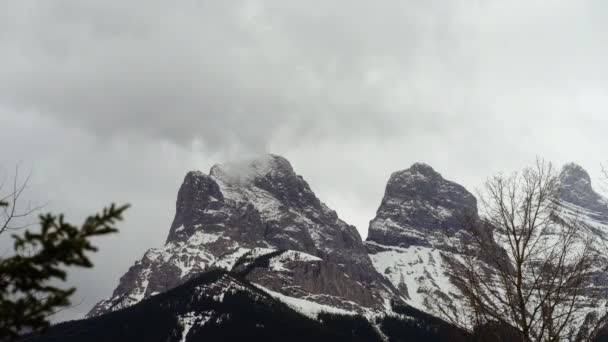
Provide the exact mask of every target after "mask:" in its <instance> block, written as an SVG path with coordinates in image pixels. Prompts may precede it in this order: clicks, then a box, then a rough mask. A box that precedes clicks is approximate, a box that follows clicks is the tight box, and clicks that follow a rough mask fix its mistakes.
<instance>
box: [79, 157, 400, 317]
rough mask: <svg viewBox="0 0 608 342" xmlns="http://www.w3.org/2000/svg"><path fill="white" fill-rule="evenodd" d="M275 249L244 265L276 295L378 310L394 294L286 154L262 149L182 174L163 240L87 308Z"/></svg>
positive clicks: (105, 308)
mask: <svg viewBox="0 0 608 342" xmlns="http://www.w3.org/2000/svg"><path fill="white" fill-rule="evenodd" d="M285 250H288V251H290V252H286V253H282V251H285ZM275 252H276V253H279V252H280V253H282V254H280V253H279V254H280V258H282V259H276V258H275V259H272V267H270V268H267V267H262V268H253V269H252V270H250V271H249V272H248V274H247V276H248V279H250V280H251V281H254V282H256V283H258V284H260V285H261V286H264V287H265V288H268V289H269V290H271V291H276V292H279V293H282V294H284V295H288V296H292V297H296V298H302V299H306V300H311V301H314V302H317V303H319V304H323V305H332V306H335V307H336V308H340V309H343V310H355V311H359V312H366V311H368V310H384V308H385V306H386V303H387V302H389V301H390V300H391V298H393V297H395V293H396V289H395V288H394V287H393V286H392V284H391V283H390V282H388V281H386V279H384V278H383V277H382V276H381V275H379V274H378V273H377V272H376V271H375V268H374V267H373V265H372V262H371V260H370V258H369V256H368V255H367V251H366V248H365V246H364V244H363V242H362V241H361V237H360V236H359V233H358V232H357V230H356V229H355V227H353V226H351V225H348V224H346V223H345V222H344V221H342V220H341V219H339V218H338V216H337V214H336V212H335V211H333V210H331V209H329V208H328V207H327V206H326V205H325V204H323V203H322V202H321V201H320V200H319V199H318V198H317V197H316V196H315V194H314V193H313V192H312V190H311V189H310V187H309V185H308V184H307V183H306V181H304V179H303V178H302V177H301V176H298V175H297V174H296V173H295V172H294V170H293V168H292V167H291V165H290V163H289V162H288V161H287V160H286V159H284V158H282V157H279V156H275V155H268V156H264V157H262V158H258V159H255V160H250V161H247V162H243V163H232V164H225V165H215V166H213V167H212V168H211V171H210V173H209V175H206V174H204V173H202V172H198V171H194V172H190V173H188V174H187V175H186V177H185V179H184V182H183V184H182V186H181V188H180V190H179V193H178V198H177V203H176V214H175V219H174V221H173V224H172V225H171V227H170V230H169V235H168V238H167V242H166V244H165V246H163V247H161V248H156V249H151V250H149V251H148V252H147V253H146V254H145V255H144V257H143V258H142V259H141V260H140V261H138V262H136V263H135V265H133V266H132V267H131V268H130V269H129V271H128V272H127V273H126V274H125V275H124V276H123V277H122V278H121V280H120V283H119V285H118V287H117V288H116V289H115V291H114V293H113V295H112V297H111V298H109V299H107V300H104V301H102V302H100V303H98V304H97V305H96V306H95V307H94V308H93V310H91V312H90V313H89V314H88V316H89V317H92V316H97V315H100V314H103V313H106V312H109V311H114V310H117V309H121V308H124V307H127V306H130V305H133V304H135V303H137V302H139V301H141V300H142V299H144V298H149V297H151V296H153V295H155V294H157V293H161V292H164V291H167V290H168V289H171V288H173V287H175V286H177V285H179V284H182V283H184V282H185V281H187V280H188V279H191V278H192V277H194V276H196V275H197V274H200V273H201V272H202V271H204V270H207V269H209V268H210V267H219V268H224V269H227V270H233V269H234V270H235V271H238V266H242V264H243V260H253V259H255V258H254V257H257V256H261V255H270V254H272V253H275ZM279 254H277V257H278V256H279Z"/></svg>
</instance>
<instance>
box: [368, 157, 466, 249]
mask: <svg viewBox="0 0 608 342" xmlns="http://www.w3.org/2000/svg"><path fill="white" fill-rule="evenodd" d="M467 214H470V215H475V216H476V215H477V200H476V199H475V197H474V196H473V195H472V194H471V193H470V192H469V191H467V190H466V189H465V188H464V187H463V186H461V185H459V184H457V183H454V182H452V181H449V180H446V179H444V178H443V177H442V176H441V174H439V173H438V172H436V171H435V170H434V169H433V168H432V167H431V166H429V165H426V164H423V163H416V164H414V165H412V167H410V168H409V169H406V170H402V171H397V172H395V173H393V174H392V175H391V177H390V179H389V181H388V183H387V186H386V191H385V195H384V198H383V199H382V203H381V205H380V208H378V212H377V214H376V218H374V219H373V220H372V221H371V223H370V229H369V235H368V241H373V242H376V243H379V244H383V245H390V246H409V245H429V244H432V241H433V238H432V237H431V235H432V234H435V233H439V234H442V233H444V232H445V231H446V229H447V230H452V231H453V230H457V229H458V228H459V227H460V225H461V223H462V220H463V218H464V217H465V215H467Z"/></svg>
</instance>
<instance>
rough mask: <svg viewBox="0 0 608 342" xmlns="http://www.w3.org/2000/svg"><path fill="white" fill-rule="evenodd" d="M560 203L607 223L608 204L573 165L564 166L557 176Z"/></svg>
mask: <svg viewBox="0 0 608 342" xmlns="http://www.w3.org/2000/svg"><path fill="white" fill-rule="evenodd" d="M559 181H560V198H561V200H562V201H564V202H566V203H568V204H571V205H573V206H575V207H578V208H581V209H584V210H585V211H587V213H586V214H587V215H589V216H591V217H593V218H594V219H596V220H600V221H605V222H608V203H607V202H606V199H604V198H603V197H602V196H600V195H599V194H598V193H597V192H595V190H593V187H592V185H591V177H590V176H589V173H587V171H586V170H585V169H583V168H582V167H581V166H580V165H577V164H575V163H569V164H566V165H564V167H563V168H562V171H561V173H560V175H559Z"/></svg>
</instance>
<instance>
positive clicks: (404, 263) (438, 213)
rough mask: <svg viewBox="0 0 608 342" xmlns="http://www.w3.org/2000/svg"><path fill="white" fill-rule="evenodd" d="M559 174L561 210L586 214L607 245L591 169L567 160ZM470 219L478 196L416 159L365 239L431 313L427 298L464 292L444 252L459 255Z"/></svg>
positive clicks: (403, 290)
mask: <svg viewBox="0 0 608 342" xmlns="http://www.w3.org/2000/svg"><path fill="white" fill-rule="evenodd" d="M558 181H559V190H560V191H559V196H560V203H561V205H562V207H561V211H562V215H563V216H564V217H567V218H571V219H576V220H577V221H578V222H581V223H582V225H581V228H582V229H581V232H580V233H581V234H582V235H583V236H589V237H591V239H593V240H594V241H596V242H597V243H598V245H600V248H605V247H604V246H605V245H607V244H608V201H607V200H606V199H605V198H603V197H602V196H601V195H600V194H598V193H597V192H596V191H595V190H594V189H593V187H592V184H591V178H590V176H589V174H588V173H587V171H585V170H584V169H583V168H582V167H581V166H579V165H576V164H573V163H570V164H566V165H565V166H564V167H563V169H562V170H561V172H560V173H559V177H558ZM465 219H466V220H471V219H472V220H478V219H479V216H478V210H477V203H476V199H475V197H474V196H473V195H472V194H471V193H470V192H469V191H467V190H466V189H465V188H464V187H462V186H461V185H459V184H456V183H454V182H452V181H449V180H446V179H444V178H443V177H442V176H441V175H440V174H439V173H438V172H436V171H435V170H434V169H433V168H432V167H430V166H428V165H426V164H421V163H416V164H414V165H412V166H411V167H410V168H409V169H407V170H403V171H398V172H395V173H393V174H392V175H391V177H390V179H389V181H388V183H387V186H386V190H385V195H384V198H383V199H382V202H381V204H380V207H379V208H378V211H377V214H376V217H375V218H374V219H373V220H372V221H371V222H370V226H369V235H368V238H367V240H366V242H365V244H366V246H367V248H368V251H369V255H370V257H371V259H372V262H373V263H374V266H375V267H376V269H377V270H378V272H379V273H382V274H383V275H384V276H385V277H386V278H387V279H388V280H389V281H391V282H392V283H393V285H394V286H395V287H397V288H398V290H399V291H400V294H401V295H402V297H403V298H405V300H406V303H407V304H409V305H411V306H413V307H416V308H418V309H420V310H423V311H425V312H429V313H432V312H433V310H432V308H431V306H429V305H428V304H429V303H428V302H427V301H428V300H430V298H432V297H433V296H442V297H443V298H451V299H452V300H457V299H455V298H457V297H456V296H454V294H457V293H458V291H456V288H455V287H454V285H453V284H452V282H451V281H450V279H449V276H448V274H449V271H450V270H449V269H448V266H447V265H446V263H445V262H444V260H443V256H451V257H458V255H459V254H458V253H459V252H458V249H457V248H456V246H457V244H459V243H466V241H467V236H468V234H467V232H466V231H464V230H463V229H462V225H463V222H464V220H465ZM490 236H491V234H488V237H490ZM490 242H491V243H494V242H493V241H490ZM497 247H498V246H497ZM497 250H498V251H500V250H501V249H500V248H498V249H497ZM481 257H482V258H483V256H481ZM607 262H608V259H607V258H603V259H601V260H599V261H598V264H597V266H596V267H597V269H598V271H597V272H596V273H595V276H594V279H593V283H592V284H590V286H589V287H588V288H589V293H590V294H589V295H590V296H591V297H590V298H589V301H588V303H591V304H590V309H593V307H596V306H597V305H598V304H599V302H598V299H601V302H603V301H604V300H603V298H605V296H606V295H608V286H607V285H606V284H608V272H607V271H605V267H604V265H605V264H606V263H607ZM431 294H432V295H433V296H430V295H431ZM585 305H587V304H585Z"/></svg>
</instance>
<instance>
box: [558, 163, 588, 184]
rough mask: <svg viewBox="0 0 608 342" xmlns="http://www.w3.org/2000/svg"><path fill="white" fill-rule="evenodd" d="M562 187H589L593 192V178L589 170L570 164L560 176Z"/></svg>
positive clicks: (565, 166)
mask: <svg viewBox="0 0 608 342" xmlns="http://www.w3.org/2000/svg"><path fill="white" fill-rule="evenodd" d="M559 179H560V183H561V184H562V185H569V186H577V187H583V186H584V187H587V188H588V189H589V190H591V177H590V176H589V173H588V172H587V170H585V169H584V168H583V167H582V166H580V165H578V164H576V163H568V164H566V165H564V167H563V168H562V171H561V173H560V175H559Z"/></svg>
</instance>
